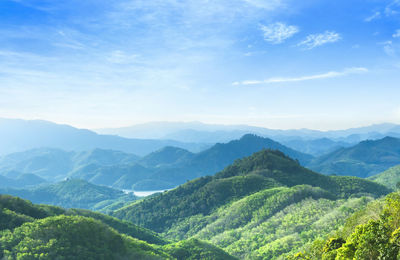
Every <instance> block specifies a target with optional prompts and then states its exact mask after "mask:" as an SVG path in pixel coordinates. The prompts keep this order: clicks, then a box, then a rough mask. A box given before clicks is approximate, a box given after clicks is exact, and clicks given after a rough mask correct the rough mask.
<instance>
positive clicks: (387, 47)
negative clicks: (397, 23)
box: [380, 41, 396, 56]
mask: <svg viewBox="0 0 400 260" xmlns="http://www.w3.org/2000/svg"><path fill="white" fill-rule="evenodd" d="M380 44H382V45H383V51H384V52H385V53H386V54H387V55H388V56H395V54H396V51H395V49H394V47H393V42H392V41H386V42H382V43H380Z"/></svg>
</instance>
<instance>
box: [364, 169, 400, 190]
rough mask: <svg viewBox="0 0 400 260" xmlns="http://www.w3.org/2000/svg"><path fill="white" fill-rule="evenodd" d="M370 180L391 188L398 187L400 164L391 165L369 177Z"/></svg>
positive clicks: (395, 188) (396, 188)
mask: <svg viewBox="0 0 400 260" xmlns="http://www.w3.org/2000/svg"><path fill="white" fill-rule="evenodd" d="M369 179H370V180H372V181H375V182H377V183H380V184H382V185H385V186H387V187H389V188H391V189H393V190H398V189H399V188H400V186H399V184H400V165H397V166H395V167H392V168H390V169H388V170H386V171H384V172H382V173H380V174H377V175H375V176H372V177H370V178H369Z"/></svg>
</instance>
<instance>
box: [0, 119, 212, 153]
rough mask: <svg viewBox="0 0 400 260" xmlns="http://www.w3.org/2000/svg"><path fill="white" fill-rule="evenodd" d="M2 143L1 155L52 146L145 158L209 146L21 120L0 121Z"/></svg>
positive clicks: (198, 149) (40, 121)
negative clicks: (171, 150)
mask: <svg viewBox="0 0 400 260" xmlns="http://www.w3.org/2000/svg"><path fill="white" fill-rule="evenodd" d="M0 142H1V144H2V146H1V147H0V155H5V154H10V153H15V152H22V151H26V150H30V149H35V148H43V147H49V148H57V149H62V150H68V151H70V150H73V151H85V150H92V149H95V148H101V149H111V150H118V151H123V152H126V153H133V154H137V155H140V156H143V155H146V154H148V153H150V152H153V151H156V150H158V149H161V148H162V147H165V146H176V147H181V148H184V149H188V150H191V151H196V152H197V151H201V150H203V149H204V148H206V147H208V145H205V144H195V143H183V142H178V141H171V140H150V139H147V140H144V139H128V138H123V137H119V136H112V135H99V134H97V133H95V132H93V131H89V130H86V129H77V128H74V127H71V126H68V125H59V124H55V123H52V122H48V121H42V120H19V119H0Z"/></svg>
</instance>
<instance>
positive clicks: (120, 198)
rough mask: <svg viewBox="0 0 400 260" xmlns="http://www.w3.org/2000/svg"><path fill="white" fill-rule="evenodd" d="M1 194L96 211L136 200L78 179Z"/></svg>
mask: <svg viewBox="0 0 400 260" xmlns="http://www.w3.org/2000/svg"><path fill="white" fill-rule="evenodd" d="M0 192H1V193H3V194H10V195H14V196H19V197H22V198H24V199H28V200H30V201H32V202H34V203H41V204H51V205H57V206H61V207H66V208H84V209H96V210H101V209H104V208H106V207H107V206H109V205H110V204H113V203H115V202H128V201H129V202H132V201H133V200H135V199H136V197H135V196H134V195H133V194H125V193H124V192H122V191H119V190H115V189H112V188H109V187H105V186H98V185H94V184H91V183H88V182H87V181H84V180H78V179H69V180H66V181H62V182H59V183H56V184H48V185H42V186H39V187H36V188H31V189H25V190H21V189H4V190H0Z"/></svg>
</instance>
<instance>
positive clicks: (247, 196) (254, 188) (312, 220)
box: [113, 150, 390, 259]
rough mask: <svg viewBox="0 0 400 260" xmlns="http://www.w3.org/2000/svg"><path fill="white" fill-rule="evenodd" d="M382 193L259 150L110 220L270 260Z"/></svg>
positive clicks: (379, 187)
mask: <svg viewBox="0 0 400 260" xmlns="http://www.w3.org/2000/svg"><path fill="white" fill-rule="evenodd" d="M388 192H390V190H389V189H387V188H385V187H384V186H382V185H379V184H376V183H374V182H371V181H368V180H364V179H359V178H355V177H339V176H326V175H322V174H318V173H315V172H312V171H310V170H308V169H306V168H303V167H302V166H301V165H300V164H299V163H298V162H296V161H295V160H293V159H291V158H289V157H288V156H286V155H284V154H283V153H282V152H280V151H271V150H263V151H260V152H257V153H255V154H253V155H252V156H250V157H247V158H244V159H241V160H237V161H236V162H235V163H233V164H232V165H230V166H228V167H226V168H225V169H224V170H223V171H221V172H219V173H217V174H215V175H214V176H212V177H211V176H207V177H201V178H199V179H195V180H193V181H190V182H188V183H186V184H184V185H181V186H179V187H178V188H176V189H173V190H171V191H168V192H164V193H161V194H158V195H154V196H152V197H150V198H145V199H143V200H140V201H137V202H134V203H132V204H131V205H128V206H126V207H123V208H121V209H118V210H117V211H115V212H114V213H113V215H114V216H116V217H118V218H121V219H124V220H128V221H131V222H133V223H136V224H138V225H141V226H143V227H146V228H149V229H152V230H154V231H157V232H162V233H163V234H164V235H165V236H166V237H168V238H171V239H178V240H179V239H188V238H198V239H202V240H205V241H208V242H211V243H212V244H214V245H218V246H219V247H221V248H223V249H225V250H226V251H227V252H228V253H230V254H233V255H235V256H237V257H239V258H241V259H259V258H260V259H276V258H277V257H278V256H280V255H282V254H286V253H289V252H292V251H293V250H294V251H295V250H297V249H298V248H300V246H302V245H304V244H307V243H308V241H310V240H312V239H314V238H316V236H326V235H328V234H329V232H330V231H332V230H334V229H335V228H336V227H338V226H340V225H343V224H344V220H345V218H346V217H347V216H349V215H350V214H351V213H353V212H355V211H356V210H358V209H360V208H362V207H363V206H365V205H366V203H368V202H369V201H371V200H372V197H379V196H382V195H384V194H387V193H388ZM362 196H367V197H366V198H365V197H364V198H361V197H362ZM350 197H352V198H350Z"/></svg>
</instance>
